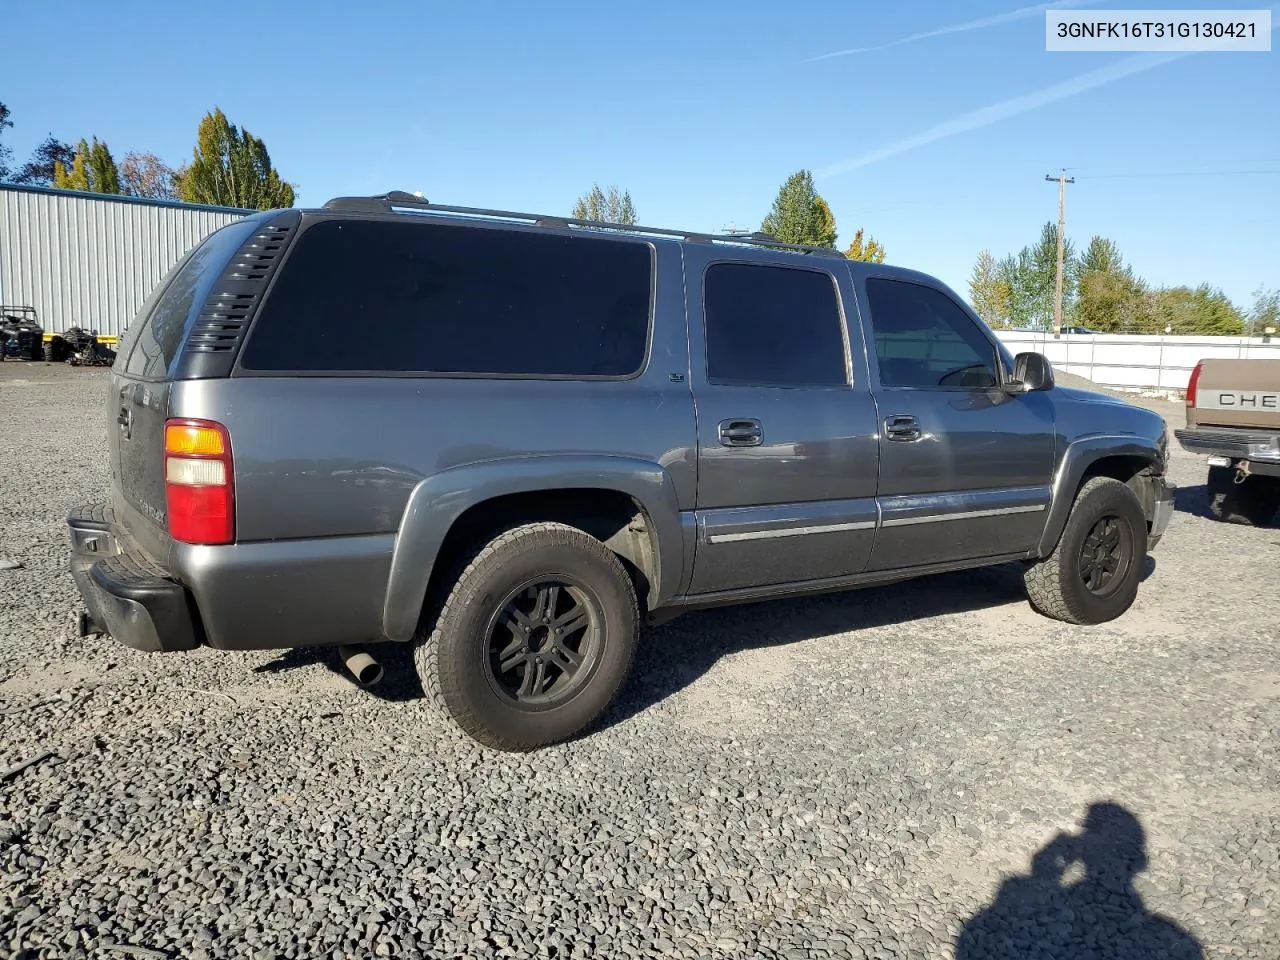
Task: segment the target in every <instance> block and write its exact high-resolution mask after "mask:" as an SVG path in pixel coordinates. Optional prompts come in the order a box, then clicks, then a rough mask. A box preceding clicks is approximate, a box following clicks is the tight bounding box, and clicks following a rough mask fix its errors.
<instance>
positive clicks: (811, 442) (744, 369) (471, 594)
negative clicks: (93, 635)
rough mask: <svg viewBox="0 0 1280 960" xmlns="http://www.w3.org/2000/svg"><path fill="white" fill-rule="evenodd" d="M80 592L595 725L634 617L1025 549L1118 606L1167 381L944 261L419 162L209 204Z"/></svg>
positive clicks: (83, 547)
mask: <svg viewBox="0 0 1280 960" xmlns="http://www.w3.org/2000/svg"><path fill="white" fill-rule="evenodd" d="M107 399H108V407H109V429H110V436H111V440H110V458H111V476H112V494H111V501H110V502H109V503H105V504H94V505H88V506H84V507H81V508H79V509H76V510H74V511H72V513H71V515H70V516H69V518H68V524H69V527H70V537H71V571H72V573H73V575H74V577H75V580H76V582H77V584H78V586H79V589H80V592H81V594H82V596H83V598H84V601H85V606H86V607H87V611H86V612H85V613H83V614H82V615H81V629H82V631H84V632H86V633H88V632H105V633H108V634H110V635H111V636H112V637H114V638H115V639H116V640H118V641H119V642H121V643H124V644H127V645H129V646H131V647H134V648H136V649H139V650H146V651H180V650H190V649H193V648H196V647H198V646H201V645H206V646H210V647H214V648H216V649H220V650H246V649H270V648H285V647H294V646H319V645H336V646H342V647H343V648H344V651H345V652H344V657H348V658H350V659H349V662H355V663H359V662H361V661H362V662H363V663H364V665H365V666H364V667H362V668H359V672H360V673H362V674H364V675H365V677H366V679H367V677H368V676H369V675H370V674H369V673H366V668H367V667H368V665H369V664H370V662H371V661H370V660H369V657H370V655H371V654H372V653H373V652H376V647H375V648H374V650H373V651H370V650H369V649H368V645H369V644H378V643H384V642H387V641H398V642H403V643H412V644H414V651H415V652H414V656H415V662H416V664H417V667H418V669H419V671H420V673H421V675H422V680H423V686H424V688H425V689H426V690H427V691H428V693H429V695H430V696H431V697H432V698H433V699H434V700H435V701H436V702H437V703H438V704H440V705H441V706H442V707H443V708H444V710H445V711H446V713H447V715H448V716H450V717H452V718H453V720H454V721H456V723H457V724H458V725H459V726H460V727H461V728H462V729H463V730H465V731H466V732H467V733H468V734H469V735H471V736H472V737H474V738H475V739H477V740H478V741H480V742H481V743H484V744H487V745H490V746H493V747H497V748H501V749H510V750H518V749H531V748H535V747H538V746H540V745H543V744H547V743H551V742H554V741H558V740H562V739H565V738H568V737H571V736H573V735H574V734H576V733H578V732H580V731H582V730H583V729H585V728H587V727H588V726H589V725H591V724H592V722H593V721H594V720H595V719H596V718H597V716H598V715H599V714H600V713H601V712H602V711H603V710H604V709H605V708H606V707H607V706H608V704H609V703H610V702H611V701H612V699H613V698H614V697H615V695H616V694H617V692H618V691H619V689H620V688H621V686H622V685H623V683H624V681H625V680H626V678H627V675H628V672H629V670H630V668H631V664H632V660H633V655H634V652H635V649H636V644H637V635H638V632H639V629H640V626H641V623H642V621H648V622H650V623H653V622H657V621H661V620H665V619H669V618H670V617H672V616H674V615H676V614H679V613H681V612H682V611H686V610H689V609H692V608H697V607H704V606H709V605H714V604H725V603H738V602H743V601H755V600H762V599H766V598H770V597H782V596H793V595H797V594H807V593H816V592H820V591H829V590H843V589H848V588H853V587H860V586H867V585H872V584H879V583H886V582H889V581H895V580H902V579H905V578H909V577H914V576H917V575H920V574H927V573H934V572H939V571H946V570H957V569H961V568H971V567H980V566H989V565H995V564H1005V563H1011V562H1012V563H1019V564H1021V565H1022V566H1023V567H1024V569H1025V580H1026V585H1027V591H1028V595H1029V597H1030V600H1031V603H1032V605H1033V606H1034V607H1035V608H1036V609H1037V610H1039V611H1041V612H1042V613H1044V614H1045V615H1047V616H1049V617H1053V618H1056V619H1059V620H1064V621H1067V622H1071V623H1080V624H1085V623H1099V622H1102V621H1107V620H1111V619H1113V618H1115V617H1118V616H1119V615H1121V614H1122V613H1124V612H1125V611H1126V610H1127V609H1128V607H1129V606H1130V604H1131V603H1132V602H1133V600H1134V597H1135V594H1136V592H1137V589H1138V584H1139V581H1140V580H1141V579H1142V576H1143V567H1144V561H1145V557H1146V553H1147V551H1148V550H1149V549H1151V548H1152V547H1153V546H1154V545H1155V543H1156V542H1157V541H1158V540H1159V539H1160V537H1161V534H1162V533H1163V531H1164V529H1165V526H1166V524H1167V523H1168V521H1169V517H1170V513H1171V510H1172V494H1173V491H1172V485H1171V484H1170V483H1169V482H1168V481H1167V479H1166V477H1165V468H1166V463H1167V454H1168V437H1167V434H1166V429H1165V424H1164V421H1163V420H1162V419H1161V418H1160V417H1159V416H1157V415H1155V414H1154V413H1151V412H1149V411H1146V410H1144V409H1141V408H1139V407H1135V406H1132V405H1129V404H1126V403H1123V402H1120V401H1117V400H1113V399H1109V398H1107V397H1105V396H1101V395H1096V394H1092V393H1088V392H1083V391H1080V390H1072V389H1067V388H1065V387H1061V386H1055V383H1054V379H1053V373H1052V370H1051V368H1050V366H1049V364H1048V363H1047V361H1046V360H1045V359H1044V358H1043V357H1042V356H1040V355H1039V354H1034V353H1027V354H1019V355H1018V356H1017V357H1013V356H1011V355H1010V354H1009V352H1008V351H1007V350H1006V348H1005V347H1004V346H1003V345H1002V344H1001V343H1000V342H999V341H998V340H997V339H996V338H995V337H994V336H992V334H991V332H990V331H989V330H988V329H987V328H986V327H985V326H984V325H983V323H982V322H981V321H980V320H979V319H978V317H977V316H976V315H975V314H974V313H973V311H972V310H970V309H969V307H967V306H966V305H965V304H964V303H963V302H962V301H961V300H960V299H959V298H958V297H957V296H956V295H955V294H954V293H953V292H952V291H951V290H950V289H948V288H947V287H946V286H945V285H943V284H942V283H940V282H939V281H937V280H935V279H933V278H932V277H929V276H926V275H924V274H922V273H917V272H915V271H911V270H905V269H900V268H895V267H889V266H883V265H879V264H873V263H858V262H851V261H849V260H846V259H844V258H843V257H841V256H840V255H839V254H838V253H836V252H835V251H832V250H829V249H823V248H806V247H797V246H789V245H786V244H783V243H780V242H778V241H776V240H774V239H773V238H770V237H765V236H761V235H753V236H749V237H743V236H736V235H734V236H720V235H706V234H696V233H684V232H679V231H672V230H658V229H649V228H643V227H635V226H628V227H624V226H620V225H611V224H599V223H587V222H583V221H576V220H566V219H564V218H558V217H546V216H538V215H528V214H519V213H509V212H503V211H493V210H475V209H470V208H462V207H450V206H442V205H438V204H432V203H429V202H427V201H424V200H421V199H420V198H418V197H416V196H412V195H409V194H403V193H398V192H397V193H390V194H387V195H383V196H377V197H345V198H337V199H334V200H331V201H330V202H329V203H327V204H325V205H324V207H323V208H319V209H308V210H297V209H290V210H274V211H268V212H263V213H257V214H253V215H251V216H247V217H245V218H244V219H242V220H239V221H237V222H235V223H233V224H231V225H229V226H225V227H223V228H221V229H220V230H218V231H216V232H215V233H213V234H211V235H210V236H209V237H208V238H207V239H205V240H204V241H203V242H201V243H200V244H199V245H198V246H196V247H195V248H194V249H193V250H192V251H191V252H190V253H188V254H187V256H186V257H185V259H183V260H182V261H181V262H180V263H179V264H177V265H176V266H175V267H174V269H173V270H172V271H171V272H170V273H169V275H168V276H167V277H166V278H165V279H164V280H163V281H162V282H161V283H160V284H159V286H157V288H156V289H155V290H154V292H153V293H152V294H151V296H150V298H149V299H148V300H147V302H146V303H145V304H144V305H143V306H142V308H141V310H140V312H139V314H138V316H137V318H136V319H135V321H134V322H133V323H132V324H131V325H130V328H129V330H128V332H127V335H126V336H125V338H124V340H123V342H122V344H121V347H120V350H119V355H118V356H117V358H116V360H115V364H114V367H113V369H112V372H111V377H110V387H109V396H108V398H107Z"/></svg>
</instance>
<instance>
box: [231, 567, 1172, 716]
mask: <svg viewBox="0 0 1280 960" xmlns="http://www.w3.org/2000/svg"><path fill="white" fill-rule="evenodd" d="M1155 563H1156V561H1155V558H1154V557H1147V559H1146V563H1145V566H1144V568H1143V573H1142V578H1143V579H1144V580H1146V579H1147V578H1148V577H1150V576H1151V574H1152V573H1153V572H1154V570H1155ZM1018 602H1020V603H1026V602H1027V594H1026V589H1025V587H1024V586H1023V584H1022V570H1021V567H1020V565H1018V564H1005V565H1002V566H999V567H988V568H985V569H979V570H961V571H957V572H955V573H941V574H934V575H932V576H927V577H919V578H916V579H914V580H907V581H903V582H901V583H896V584H891V585H888V586H883V587H867V588H864V589H861V590H850V591H846V592H844V593H834V594H826V595H822V596H813V597H794V598H790V599H786V600H771V601H765V602H761V603H753V604H748V605H743V606H734V607H724V608H720V609H713V610H698V611H691V612H690V613H687V614H685V615H684V616H682V617H681V618H680V619H679V620H676V621H673V622H672V623H668V624H665V625H663V626H660V627H652V628H649V629H647V630H645V631H644V632H643V633H642V635H641V637H640V648H639V651H638V652H637V654H636V663H635V667H634V669H633V670H632V673H631V678H630V680H629V682H628V684H627V686H626V687H625V688H624V689H623V692H622V694H621V695H620V697H619V698H618V700H617V701H616V702H615V703H614V705H613V706H612V707H610V708H609V710H608V711H606V713H605V715H604V717H603V718H601V721H600V723H599V725H598V727H597V729H602V728H604V727H610V726H613V725H614V724H617V723H622V722H624V721H626V720H628V719H630V718H631V717H633V716H635V715H636V714H638V713H641V712H643V711H644V710H647V709H648V708H649V707H651V706H653V705H654V704H657V703H661V702H662V701H663V700H665V699H666V698H667V697H670V696H672V695H673V694H675V693H678V692H679V691H681V690H683V689H684V688H685V687H687V686H689V685H690V684H692V683H694V682H695V681H696V680H697V679H698V678H699V677H701V676H702V675H703V674H705V673H706V672H707V671H708V670H710V669H711V668H712V667H713V666H714V665H715V663H716V661H717V660H719V659H720V658H721V657H723V656H725V655H727V654H731V653H736V652H738V651H740V650H747V649H755V648H761V647H773V646H785V645H786V644H789V643H797V642H800V641H803V640H812V639H814V638H816V637H825V636H830V635H832V634H836V633H846V632H848V631H851V630H862V629H867V628H870V627H884V626H892V625H894V624H899V623H908V622H910V621H912V620H919V619H923V618H926V617H934V616H941V615H943V614H948V613H968V612H971V611H975V610H985V609H987V608H989V607H996V606H1000V605H1002V604H1006V603H1018ZM708 635H709V636H711V637H714V638H715V639H714V640H708V639H707V637H708ZM366 649H367V650H368V651H369V652H370V653H371V654H372V655H373V656H374V657H375V658H376V659H377V660H378V662H379V663H381V664H382V665H383V667H384V668H385V670H386V675H385V677H384V678H383V680H382V682H381V683H378V684H376V685H374V686H371V687H366V688H363V689H364V692H365V693H367V694H368V695H369V696H372V697H377V698H378V699H380V700H387V701H390V702H393V703H403V702H407V701H411V700H418V699H421V698H422V697H424V696H426V692H425V691H424V690H423V688H422V682H421V680H420V679H419V677H418V671H417V668H416V666H415V665H414V662H413V644H408V643H379V644H367V645H366ZM315 666H322V667H324V668H325V669H327V670H329V671H331V672H333V673H336V674H338V675H340V676H341V677H343V678H344V679H346V680H349V681H351V683H352V686H355V685H356V684H355V681H354V679H353V678H352V677H351V674H350V673H348V671H347V669H346V667H345V666H343V663H342V658H341V656H340V655H339V653H338V648H337V647H297V648H294V649H290V650H286V651H283V652H282V653H281V654H280V655H279V656H278V657H276V658H275V659H273V660H270V661H268V662H266V663H262V664H259V665H258V666H256V667H254V668H253V671H254V673H284V672H286V671H289V670H299V669H305V668H309V667H315ZM589 732H590V731H584V735H586V734H587V733H589Z"/></svg>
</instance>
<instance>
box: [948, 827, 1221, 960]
mask: <svg viewBox="0 0 1280 960" xmlns="http://www.w3.org/2000/svg"><path fill="white" fill-rule="evenodd" d="M1146 867H1147V851H1146V836H1145V834H1144V831H1143V829H1142V824H1141V822H1140V821H1139V820H1138V818H1137V817H1136V816H1135V815H1134V814H1133V813H1131V812H1130V811H1129V810H1127V809H1125V808H1124V807H1122V806H1120V805H1119V804H1114V803H1095V804H1092V805H1090V807H1089V810H1088V813H1087V814H1086V816H1085V820H1084V824H1083V829H1082V830H1081V831H1080V832H1079V833H1077V834H1066V833H1060V834H1058V835H1057V836H1056V837H1054V838H1053V839H1052V840H1051V841H1049V843H1047V844H1046V845H1045V846H1044V847H1043V848H1042V849H1040V850H1039V851H1037V852H1036V853H1035V855H1034V856H1032V858H1031V870H1030V872H1029V873H1028V874H1027V875H1026V876H1016V877H1011V878H1010V879H1008V880H1006V881H1005V882H1004V883H1003V884H1002V885H1001V886H1000V890H999V891H998V892H997V894H996V897H995V900H994V901H993V902H992V903H991V905H990V906H988V907H986V908H984V909H983V910H981V911H979V912H978V913H976V914H974V915H973V916H972V917H970V918H969V920H968V921H966V923H965V925H964V927H963V928H962V930H961V931H960V935H959V936H958V937H957V938H956V951H955V957H956V960H1005V958H1009V960H1012V958H1015V957H1016V958H1026V957H1036V958H1039V960H1058V958H1063V960H1066V958H1071V960H1085V958H1096V960H1104V958H1105V960H1139V958H1142V960H1146V958H1152V960H1155V958H1161V960H1202V958H1203V957H1204V950H1203V949H1202V947H1201V945H1200V943H1199V942H1198V941H1197V940H1196V939H1195V937H1193V936H1192V935H1191V934H1190V933H1188V932H1187V931H1186V930H1184V929H1183V928H1182V927H1180V926H1179V925H1178V924H1177V923H1175V922H1174V921H1172V920H1170V919H1169V918H1167V917H1163V916H1160V915H1159V914H1155V913H1151V912H1150V911H1148V910H1147V908H1146V905H1145V904H1144V903H1143V902H1142V897H1141V895H1140V894H1139V893H1138V891H1137V890H1135V889H1134V886H1133V880H1134V878H1135V877H1136V876H1137V875H1138V874H1139V873H1141V872H1142V871H1143V870H1145V869H1146ZM1069 873H1077V874H1078V873H1083V876H1080V877H1079V879H1074V878H1069V877H1068V874H1069Z"/></svg>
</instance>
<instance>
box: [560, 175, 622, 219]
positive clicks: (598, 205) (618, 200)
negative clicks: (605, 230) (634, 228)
mask: <svg viewBox="0 0 1280 960" xmlns="http://www.w3.org/2000/svg"><path fill="white" fill-rule="evenodd" d="M570 216H571V217H573V218H574V219H575V220H592V221H594V222H597V223H622V224H626V225H628V226H630V225H633V224H634V223H635V222H636V208H635V205H634V204H632V202H631V193H630V192H629V191H620V190H619V189H618V188H617V187H610V188H609V189H608V190H601V189H600V184H598V183H597V184H594V185H592V187H591V189H590V190H588V191H587V192H586V193H584V194H583V195H582V196H580V197H579V198H578V200H577V202H576V203H575V204H574V205H573V212H572V213H571V214H570Z"/></svg>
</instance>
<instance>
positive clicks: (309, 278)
mask: <svg viewBox="0 0 1280 960" xmlns="http://www.w3.org/2000/svg"><path fill="white" fill-rule="evenodd" d="M652 275H653V251H652V248H651V247H650V246H649V244H647V243H644V242H642V241H630V240H613V239H605V238H601V237H593V236H590V235H585V234H584V235H582V236H564V235H562V234H554V233H541V232H534V231H516V230H500V229H493V228H484V227H473V226H453V225H444V224H430V223H413V222H403V223H388V222H385V221H373V220H369V221H362V220H328V221H321V222H319V223H317V224H315V225H314V226H312V227H311V228H310V229H308V230H306V231H305V232H304V233H303V234H302V235H301V236H299V237H298V239H297V241H296V242H295V245H294V248H293V250H292V251H291V252H290V254H289V258H288V260H287V261H286V262H285V263H284V265H283V266H282V268H281V273H280V275H279V277H278V278H277V279H276V282H275V284H274V285H273V287H272V290H271V292H270V294H268V297H267V300H266V302H265V303H264V304H263V306H262V311H261V313H260V314H259V316H258V318H257V320H256V321H255V322H254V325H253V329H252V330H251V331H250V334H249V339H248V342H247V343H246V345H245V349H244V353H243V354H242V356H241V361H240V363H241V367H242V368H244V369H245V370H249V371H276V372H316V373H323V372H334V373H341V372H365V371H367V372H413V373H429V374H442V375H449V374H455V375H467V374H471V375H486V374H487V375H496V376H503V375H505V376H522V377H574V378H584V377H609V378H623V377H629V376H633V375H635V374H637V373H638V372H639V371H640V370H641V368H642V367H643V366H644V362H645V356H646V354H647V352H648V340H649V325H650V301H651V289H652Z"/></svg>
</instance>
